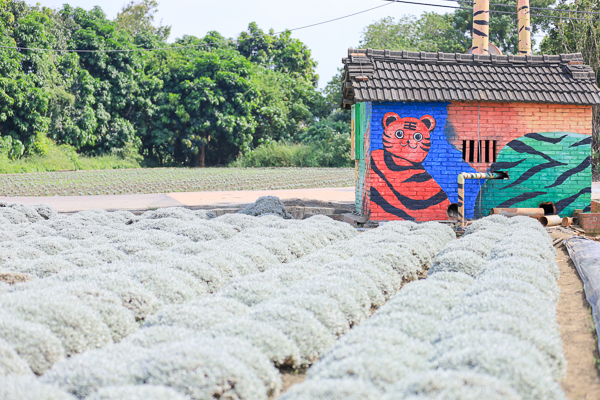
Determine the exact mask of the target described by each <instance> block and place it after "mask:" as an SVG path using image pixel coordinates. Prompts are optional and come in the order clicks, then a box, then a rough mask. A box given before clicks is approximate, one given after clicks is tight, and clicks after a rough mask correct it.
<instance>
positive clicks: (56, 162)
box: [0, 145, 140, 174]
mask: <svg viewBox="0 0 600 400" xmlns="http://www.w3.org/2000/svg"><path fill="white" fill-rule="evenodd" d="M139 167H140V159H139V157H135V156H125V157H123V156H120V155H106V156H98V157H87V156H82V155H79V154H77V153H76V152H75V150H73V148H72V147H70V146H56V145H52V146H48V149H47V150H46V154H44V155H32V156H28V157H23V158H20V159H17V160H14V161H13V160H9V159H8V158H6V157H0V174H17V173H34V172H54V171H78V170H103V169H123V168H139Z"/></svg>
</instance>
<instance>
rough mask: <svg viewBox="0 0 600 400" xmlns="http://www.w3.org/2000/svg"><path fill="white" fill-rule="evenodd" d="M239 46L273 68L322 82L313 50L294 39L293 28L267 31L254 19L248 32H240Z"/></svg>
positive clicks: (250, 55) (310, 80)
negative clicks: (312, 54) (277, 32)
mask: <svg viewBox="0 0 600 400" xmlns="http://www.w3.org/2000/svg"><path fill="white" fill-rule="evenodd" d="M237 49H238V51H239V52H240V54H242V55H243V56H244V57H246V58H248V60H250V61H252V62H254V63H256V64H259V65H262V66H264V67H266V68H269V69H272V70H273V71H276V72H283V73H285V74H288V75H290V76H291V77H293V78H303V79H305V80H308V81H309V82H312V83H313V85H316V83H317V82H318V81H319V76H318V75H317V74H316V72H315V68H316V66H317V63H316V61H314V60H313V59H312V57H311V52H310V50H309V49H308V47H306V45H305V44H304V43H302V42H301V41H300V40H298V39H292V37H291V32H290V31H285V32H282V33H280V34H279V35H275V33H274V31H273V29H271V30H270V31H269V33H268V34H266V33H265V32H264V31H263V30H262V29H260V28H259V27H258V25H257V24H256V22H252V23H251V24H250V25H249V26H248V30H247V31H246V32H242V33H240V35H239V37H238V45H237Z"/></svg>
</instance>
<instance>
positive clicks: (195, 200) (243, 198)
mask: <svg viewBox="0 0 600 400" xmlns="http://www.w3.org/2000/svg"><path fill="white" fill-rule="evenodd" d="M261 196H277V197H279V198H280V199H281V200H290V199H303V200H319V201H325V202H333V203H342V204H354V186H352V187H345V188H327V189H293V190H257V191H245V190H240V191H230V192H189V193H168V194H128V195H106V196H50V197H4V196H0V201H5V202H8V203H21V204H38V203H45V204H49V205H50V206H52V207H54V209H55V210H56V211H58V212H76V211H84V210H91V209H94V208H99V209H102V210H136V211H137V210H140V211H143V210H149V209H154V208H159V207H181V206H197V207H198V206H213V207H214V208H228V207H235V206H237V205H240V204H250V203H254V202H255V201H256V200H257V199H258V198H259V197H261Z"/></svg>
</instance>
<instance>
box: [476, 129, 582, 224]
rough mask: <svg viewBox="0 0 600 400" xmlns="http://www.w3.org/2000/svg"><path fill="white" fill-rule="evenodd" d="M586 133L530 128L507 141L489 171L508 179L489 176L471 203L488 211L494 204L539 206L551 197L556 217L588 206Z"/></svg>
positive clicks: (526, 206) (497, 205) (503, 205)
mask: <svg viewBox="0 0 600 400" xmlns="http://www.w3.org/2000/svg"><path fill="white" fill-rule="evenodd" d="M590 154H591V136H590V135H582V134H579V133H570V132H546V133H530V134H527V135H525V136H522V137H520V138H518V139H515V140H512V141H511V142H509V143H508V144H507V145H506V146H505V147H504V148H503V149H502V150H501V151H500V153H499V154H498V158H497V162H496V163H494V164H493V165H492V168H491V169H492V170H493V171H507V172H508V173H509V175H510V179H508V180H488V181H487V182H486V183H485V185H484V186H483V188H482V191H481V192H480V197H479V198H478V199H477V202H476V208H479V204H481V212H482V214H483V215H488V214H489V213H490V212H491V209H492V208H493V207H509V208H511V207H523V208H533V207H539V205H540V203H543V202H552V203H554V206H555V208H556V211H557V212H558V213H559V215H560V216H562V217H565V216H572V215H573V211H574V210H575V209H583V210H585V211H589V210H590V208H591V184H592V170H591V165H590Z"/></svg>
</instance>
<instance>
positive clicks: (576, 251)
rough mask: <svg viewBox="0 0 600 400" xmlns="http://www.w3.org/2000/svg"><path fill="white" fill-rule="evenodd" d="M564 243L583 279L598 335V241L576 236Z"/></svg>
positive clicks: (599, 325)
mask: <svg viewBox="0 0 600 400" xmlns="http://www.w3.org/2000/svg"><path fill="white" fill-rule="evenodd" d="M564 243H565V246H566V247H567V250H568V251H569V256H570V257H571V260H573V263H574V264H575V267H576V268H577V272H579V276H580V277H581V280H582V281H583V289H584V290H585V297H586V298H587V301H588V303H590V305H591V306H592V317H593V318H594V324H595V325H596V332H597V333H598V334H599V335H600V314H599V313H600V243H598V242H595V241H593V240H590V239H585V238H582V237H577V236H573V237H571V238H569V239H567V240H565V241H564ZM598 350H599V351H600V342H599V347H598Z"/></svg>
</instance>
